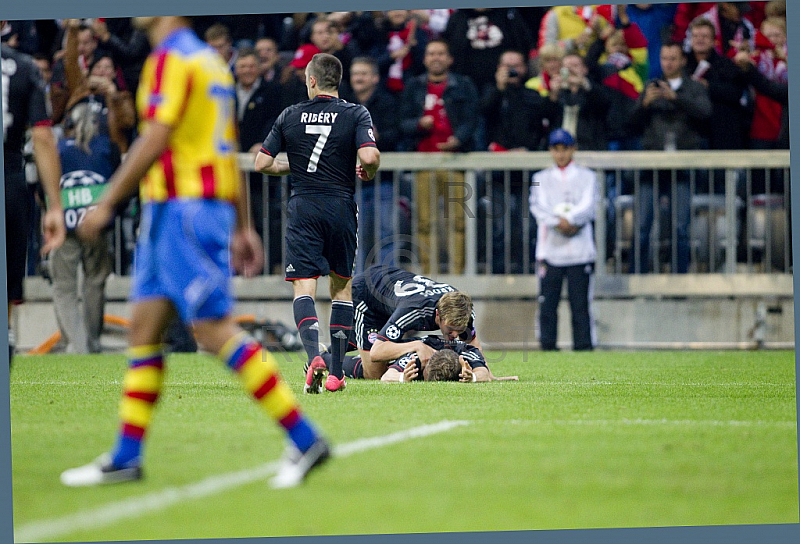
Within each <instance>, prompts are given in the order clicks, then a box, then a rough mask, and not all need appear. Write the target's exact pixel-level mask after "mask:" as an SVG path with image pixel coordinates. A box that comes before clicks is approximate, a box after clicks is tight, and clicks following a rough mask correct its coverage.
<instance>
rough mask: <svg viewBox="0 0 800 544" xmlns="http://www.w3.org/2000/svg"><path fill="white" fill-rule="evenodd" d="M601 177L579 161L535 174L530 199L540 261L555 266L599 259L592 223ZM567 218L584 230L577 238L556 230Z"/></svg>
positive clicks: (537, 256) (584, 262) (576, 235)
mask: <svg viewBox="0 0 800 544" xmlns="http://www.w3.org/2000/svg"><path fill="white" fill-rule="evenodd" d="M597 199H598V195H597V176H596V174H595V173H594V171H592V170H590V169H588V168H585V167H583V166H578V165H576V164H575V162H574V161H573V162H571V163H569V164H568V165H567V166H566V167H564V168H559V167H557V166H551V167H550V168H547V169H545V170H541V171H539V172H536V173H535V174H534V175H533V182H532V184H531V195H530V199H529V204H530V210H531V213H532V214H533V215H534V217H536V222H537V231H536V232H537V237H536V260H537V261H547V262H548V263H549V264H551V265H554V266H570V265H576V264H586V263H593V262H594V261H595V259H596V257H597V250H596V248H595V242H594V231H593V229H592V223H591V222H592V220H593V219H594V217H595V207H596V205H597ZM561 217H563V218H564V219H566V220H567V221H569V223H570V224H572V225H576V226H579V227H581V229H580V231H578V233H577V234H575V236H565V235H563V234H561V233H560V232H559V231H558V230H556V228H555V227H556V226H557V225H558V223H559V219H560V218H561Z"/></svg>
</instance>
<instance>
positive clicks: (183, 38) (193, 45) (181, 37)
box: [152, 28, 221, 62]
mask: <svg viewBox="0 0 800 544" xmlns="http://www.w3.org/2000/svg"><path fill="white" fill-rule="evenodd" d="M213 52H214V51H213V49H212V48H211V46H210V45H208V44H207V43H206V42H204V41H203V40H201V39H200V38H199V37H198V36H197V34H195V33H194V31H193V30H191V29H189V28H181V29H179V30H176V31H175V32H173V33H172V34H170V35H169V36H167V37H166V38H165V39H164V41H162V42H161V43H160V44H159V45H158V46H156V48H155V49H153V52H152V55H155V56H159V55H164V54H167V55H174V56H179V57H191V56H195V55H205V54H208V53H213ZM220 62H221V60H220Z"/></svg>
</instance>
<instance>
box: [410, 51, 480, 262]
mask: <svg viewBox="0 0 800 544" xmlns="http://www.w3.org/2000/svg"><path fill="white" fill-rule="evenodd" d="M424 63H425V69H426V73H425V74H424V75H422V76H418V77H415V78H413V79H410V80H409V81H408V83H407V84H406V86H405V90H404V91H403V99H402V105H401V114H400V117H401V122H400V127H401V131H402V133H403V135H404V136H406V137H409V138H411V139H413V141H414V145H413V147H412V149H414V150H416V151H419V152H429V153H430V152H432V153H441V152H453V151H469V150H470V145H471V142H472V138H473V134H474V132H475V123H476V121H475V110H476V109H477V107H478V92H477V90H476V89H475V84H474V83H472V81H471V80H470V79H469V78H468V77H466V76H462V75H459V74H454V73H451V72H450V66H451V65H452V64H453V57H452V56H451V55H450V50H449V47H448V45H447V42H445V41H443V40H432V41H430V42H428V45H427V46H426V48H425V60H424ZM416 184H417V198H416V201H415V202H414V208H415V212H416V213H415V215H416V220H417V226H418V236H417V242H418V244H419V251H418V254H419V259H420V265H421V267H422V273H423V274H430V273H431V270H432V269H431V259H430V256H431V255H438V248H437V247H433V246H432V245H431V233H432V232H437V230H436V229H437V228H438V226H437V225H436V223H433V224H432V223H431V217H444V219H445V220H446V221H447V222H448V224H449V222H450V219H451V218H452V219H453V227H452V229H449V230H448V233H447V236H446V238H447V241H448V242H450V241H452V242H453V244H452V246H451V247H449V248H448V255H449V265H450V266H449V272H450V273H451V274H461V273H462V272H463V271H464V259H465V253H464V250H465V245H464V241H465V239H464V225H465V222H464V209H465V206H464V202H465V195H466V189H465V186H464V172H463V171H460V172H457V171H448V170H436V171H424V172H419V173H418V174H417V178H416ZM440 195H444V201H445V203H446V205H445V210H444V213H443V214H440V213H438V211H436V210H433V209H432V207H431V202H432V199H433V200H434V201H438V197H439V196H440ZM448 226H449V225H448ZM448 245H450V244H448ZM435 264H436V265H437V266H436V267H435V269H434V273H436V272H438V259H435Z"/></svg>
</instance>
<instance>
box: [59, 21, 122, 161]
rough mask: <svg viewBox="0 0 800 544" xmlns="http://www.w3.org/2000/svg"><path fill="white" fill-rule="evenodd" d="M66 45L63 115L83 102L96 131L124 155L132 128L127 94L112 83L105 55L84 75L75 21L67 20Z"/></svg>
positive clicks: (110, 62) (110, 66)
mask: <svg viewBox="0 0 800 544" xmlns="http://www.w3.org/2000/svg"><path fill="white" fill-rule="evenodd" d="M66 27H67V42H66V50H65V54H64V70H65V72H66V76H67V87H68V89H69V98H68V100H67V103H66V107H65V111H66V112H67V115H69V111H70V110H71V109H72V108H73V107H74V106H75V105H76V104H78V103H81V102H87V103H89V104H90V106H91V110H92V112H93V113H94V114H95V115H97V116H98V118H99V124H98V131H99V133H100V134H107V135H108V136H109V137H110V138H111V141H112V142H114V143H115V144H117V146H118V147H119V150H120V151H121V152H122V153H124V152H126V151H127V150H128V144H129V137H128V135H127V134H126V131H128V130H130V129H132V128H133V126H134V125H135V124H136V113H135V110H134V105H133V97H132V95H131V93H130V92H128V91H120V90H119V88H118V86H117V82H116V75H117V73H116V66H115V65H114V60H113V59H112V58H111V57H110V56H109V55H107V54H104V55H102V56H96V57H93V59H92V61H91V64H89V65H88V66H87V68H86V70H85V71H84V70H83V69H82V68H81V65H80V63H79V58H80V57H79V55H78V37H79V35H80V33H82V32H84V30H85V27H83V26H82V25H81V23H80V20H78V19H68V20H67V21H66Z"/></svg>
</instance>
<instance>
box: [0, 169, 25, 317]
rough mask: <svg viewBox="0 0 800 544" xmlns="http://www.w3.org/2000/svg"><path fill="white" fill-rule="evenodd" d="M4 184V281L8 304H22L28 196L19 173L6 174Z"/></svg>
mask: <svg viewBox="0 0 800 544" xmlns="http://www.w3.org/2000/svg"><path fill="white" fill-rule="evenodd" d="M5 185H6V187H5V188H6V278H7V281H8V288H7V293H8V302H9V304H11V303H13V302H22V299H23V291H22V280H23V278H24V277H25V261H26V256H27V253H28V232H29V231H30V226H31V203H30V200H31V195H30V192H29V191H28V184H27V182H26V181H25V175H24V174H23V173H22V172H8V171H6V174H5Z"/></svg>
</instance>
